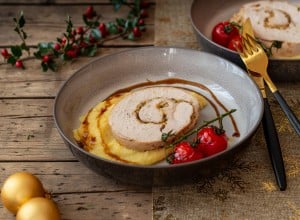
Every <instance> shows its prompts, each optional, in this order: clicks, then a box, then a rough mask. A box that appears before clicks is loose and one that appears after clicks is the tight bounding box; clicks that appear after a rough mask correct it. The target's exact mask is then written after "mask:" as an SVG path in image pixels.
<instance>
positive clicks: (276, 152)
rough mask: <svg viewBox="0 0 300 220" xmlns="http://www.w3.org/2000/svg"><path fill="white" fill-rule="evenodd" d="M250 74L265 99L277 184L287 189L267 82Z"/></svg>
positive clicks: (246, 31)
mask: <svg viewBox="0 0 300 220" xmlns="http://www.w3.org/2000/svg"><path fill="white" fill-rule="evenodd" d="M247 34H248V35H250V36H251V37H253V38H255V37H254V32H253V28H252V25H251V21H250V19H249V18H248V19H247V20H246V21H245V23H244V24H243V32H242V35H243V36H244V37H246V35H247ZM247 71H248V74H249V75H250V76H251V77H252V78H253V80H254V81H255V82H256V84H257V86H258V88H259V89H260V91H261V93H262V97H263V100H264V113H263V118H262V124H263V130H264V135H265V139H266V144H267V148H268V152H269V156H270V160H271V163H272V167H273V170H274V174H275V178H276V182H277V185H278V187H279V189H280V190H285V189H286V187H287V183H286V174H285V167H284V162H283V158H282V152H281V148H280V142H279V139H278V134H277V130H276V127H275V123H274V119H273V116H272V112H271V109H270V105H269V102H268V98H267V95H266V91H265V84H264V80H263V77H261V76H259V75H257V73H253V72H250V70H248V69H247Z"/></svg>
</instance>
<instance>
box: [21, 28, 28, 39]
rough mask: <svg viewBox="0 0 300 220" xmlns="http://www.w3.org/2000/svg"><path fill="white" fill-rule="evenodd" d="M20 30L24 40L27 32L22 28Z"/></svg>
mask: <svg viewBox="0 0 300 220" xmlns="http://www.w3.org/2000/svg"><path fill="white" fill-rule="evenodd" d="M21 32H22V35H23V39H24V40H26V38H27V34H26V33H25V31H23V30H21Z"/></svg>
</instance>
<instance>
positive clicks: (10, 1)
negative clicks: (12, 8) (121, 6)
mask: <svg viewBox="0 0 300 220" xmlns="http://www.w3.org/2000/svg"><path fill="white" fill-rule="evenodd" d="M147 2H149V3H151V4H155V0H151V1H148V0H147ZM0 4H6V5H14V4H28V5H33V4H70V5H79V4H81V5H90V4H93V5H95V4H97V5H98V4H111V1H110V0H89V1H83V0H30V1H28V0H0Z"/></svg>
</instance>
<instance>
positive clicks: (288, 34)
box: [231, 1, 300, 57]
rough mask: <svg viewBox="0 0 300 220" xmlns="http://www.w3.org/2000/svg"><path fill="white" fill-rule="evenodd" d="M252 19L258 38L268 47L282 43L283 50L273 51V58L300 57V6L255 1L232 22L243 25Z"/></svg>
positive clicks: (243, 9) (280, 2) (247, 5)
mask: <svg viewBox="0 0 300 220" xmlns="http://www.w3.org/2000/svg"><path fill="white" fill-rule="evenodd" d="M247 18H250V20H251V23H252V26H253V31H254V34H255V36H256V37H258V38H259V39H261V40H262V41H263V42H264V43H265V44H266V45H267V46H270V45H271V44H272V42H273V41H275V40H276V41H281V42H282V47H281V49H273V51H272V53H273V57H293V56H299V55H300V10H299V5H298V6H297V5H294V4H291V3H288V2H286V1H255V2H250V3H247V4H244V5H243V6H242V7H241V9H240V10H239V12H237V13H236V14H234V15H233V17H232V18H231V21H235V22H237V23H240V24H243V23H244V22H245V20H246V19H247Z"/></svg>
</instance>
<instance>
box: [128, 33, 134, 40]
mask: <svg viewBox="0 0 300 220" xmlns="http://www.w3.org/2000/svg"><path fill="white" fill-rule="evenodd" d="M127 38H128V39H129V40H135V37H134V34H133V32H130V33H129V35H128V37H127Z"/></svg>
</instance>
